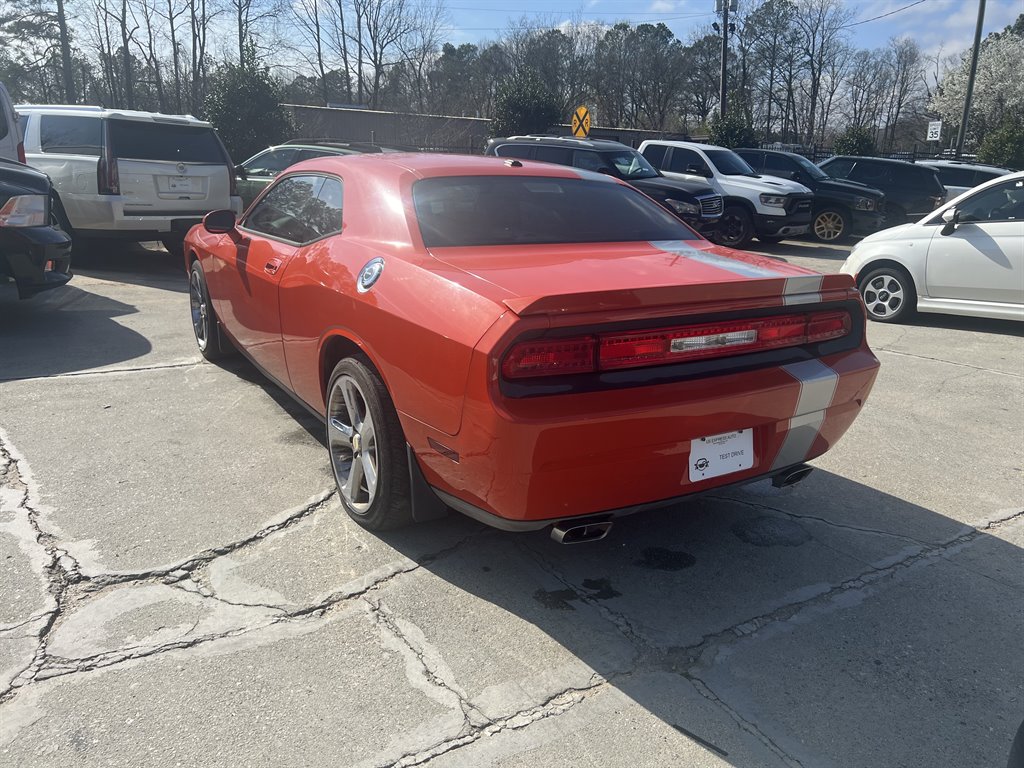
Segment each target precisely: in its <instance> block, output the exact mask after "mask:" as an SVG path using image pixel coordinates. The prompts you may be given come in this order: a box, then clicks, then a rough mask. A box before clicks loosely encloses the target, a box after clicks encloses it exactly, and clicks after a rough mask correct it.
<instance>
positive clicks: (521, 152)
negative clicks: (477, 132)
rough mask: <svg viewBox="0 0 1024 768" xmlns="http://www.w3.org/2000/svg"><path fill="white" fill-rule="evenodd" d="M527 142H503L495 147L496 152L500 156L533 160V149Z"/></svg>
mask: <svg viewBox="0 0 1024 768" xmlns="http://www.w3.org/2000/svg"><path fill="white" fill-rule="evenodd" d="M534 149H535V147H529V146H527V145H526V144H502V145H501V146H500V147H497V148H495V150H494V154H496V155H497V156H498V157H518V158H519V159H520V160H533V150H534Z"/></svg>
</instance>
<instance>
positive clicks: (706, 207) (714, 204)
mask: <svg viewBox="0 0 1024 768" xmlns="http://www.w3.org/2000/svg"><path fill="white" fill-rule="evenodd" d="M697 199H698V200H699V201H700V215H701V216H703V217H704V218H706V219H713V218H715V217H716V216H721V215H722V209H723V207H724V206H723V204H722V196H721V195H708V196H707V197H698V198H697Z"/></svg>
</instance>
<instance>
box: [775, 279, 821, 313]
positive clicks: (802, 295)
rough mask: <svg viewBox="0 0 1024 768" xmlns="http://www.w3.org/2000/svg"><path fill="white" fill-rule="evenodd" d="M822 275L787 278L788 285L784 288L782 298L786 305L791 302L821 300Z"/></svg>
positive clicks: (815, 302) (804, 302) (812, 302)
mask: <svg viewBox="0 0 1024 768" xmlns="http://www.w3.org/2000/svg"><path fill="white" fill-rule="evenodd" d="M822 280H823V277H822V276H821V275H807V276H806V277H790V278H787V279H786V287H785V288H783V289H782V294H783V296H782V298H783V301H784V302H785V304H786V306H789V305H791V304H817V303H819V302H820V301H821V281H822Z"/></svg>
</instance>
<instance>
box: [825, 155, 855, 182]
mask: <svg viewBox="0 0 1024 768" xmlns="http://www.w3.org/2000/svg"><path fill="white" fill-rule="evenodd" d="M853 163H854V161H853V160H833V161H832V162H830V163H827V164H826V165H824V166H823V167H822V169H821V170H823V171H824V172H825V173H827V174H828V175H829V176H831V177H832V178H833V179H847V178H849V177H850V171H852V170H853Z"/></svg>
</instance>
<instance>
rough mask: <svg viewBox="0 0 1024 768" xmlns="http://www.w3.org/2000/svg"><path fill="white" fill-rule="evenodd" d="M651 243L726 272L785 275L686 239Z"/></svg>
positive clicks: (659, 248)
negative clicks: (712, 250) (700, 246)
mask: <svg viewBox="0 0 1024 768" xmlns="http://www.w3.org/2000/svg"><path fill="white" fill-rule="evenodd" d="M651 245H653V246H654V247H655V248H657V249H658V250H660V251H665V252H666V253H675V254H678V255H679V256H684V257H685V258H687V259H689V260H690V261H696V262H700V263H701V264H707V265H708V266H711V267H717V268H718V269H724V270H725V271H726V272H732V273H733V274H734V275H740V276H741V277H784V275H783V274H782V273H781V272H776V271H775V270H774V269H768V268H767V267H759V266H758V265H756V264H748V263H747V262H745V261H740V260H739V259H730V258H729V257H728V256H719V255H718V254H716V253H710V252H708V251H705V250H702V249H700V248H694V247H693V246H692V245H690V244H689V243H687V242H686V241H685V240H655V241H653V242H651Z"/></svg>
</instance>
